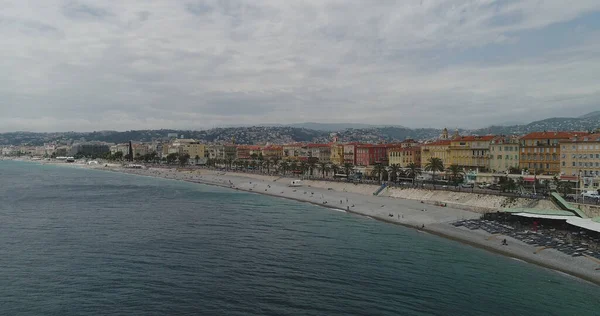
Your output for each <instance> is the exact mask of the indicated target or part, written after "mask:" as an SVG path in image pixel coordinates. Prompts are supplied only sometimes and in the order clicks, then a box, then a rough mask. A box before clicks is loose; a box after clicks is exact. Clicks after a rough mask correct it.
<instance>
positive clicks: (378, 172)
mask: <svg viewBox="0 0 600 316" xmlns="http://www.w3.org/2000/svg"><path fill="white" fill-rule="evenodd" d="M386 172H387V171H386V170H385V167H384V166H383V165H382V164H380V163H378V164H376V165H375V166H374V167H373V171H371V176H373V177H374V176H377V181H379V183H381V176H382V175H384V174H385V173H386Z"/></svg>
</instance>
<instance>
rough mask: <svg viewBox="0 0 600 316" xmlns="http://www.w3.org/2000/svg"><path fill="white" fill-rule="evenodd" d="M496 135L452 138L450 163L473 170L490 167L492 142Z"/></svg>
mask: <svg viewBox="0 0 600 316" xmlns="http://www.w3.org/2000/svg"><path fill="white" fill-rule="evenodd" d="M495 137H496V136H494V135H487V136H458V137H454V138H452V139H451V140H450V157H449V160H450V161H449V165H458V166H461V167H463V168H466V169H471V170H488V169H489V168H490V142H491V141H492V140H493V139H494V138H495Z"/></svg>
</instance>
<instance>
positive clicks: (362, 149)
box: [356, 144, 389, 167]
mask: <svg viewBox="0 0 600 316" xmlns="http://www.w3.org/2000/svg"><path fill="white" fill-rule="evenodd" d="M388 146H389V145H385V144H381V145H372V144H360V145H356V165H357V166H365V167H367V166H373V165H375V164H383V165H385V166H387V165H388V155H387V149H388Z"/></svg>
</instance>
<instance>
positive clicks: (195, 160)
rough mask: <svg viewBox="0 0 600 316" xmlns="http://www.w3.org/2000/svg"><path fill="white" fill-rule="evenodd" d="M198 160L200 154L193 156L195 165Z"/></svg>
mask: <svg viewBox="0 0 600 316" xmlns="http://www.w3.org/2000/svg"><path fill="white" fill-rule="evenodd" d="M198 161H200V156H198V155H196V157H194V162H195V164H196V165H197V164H198Z"/></svg>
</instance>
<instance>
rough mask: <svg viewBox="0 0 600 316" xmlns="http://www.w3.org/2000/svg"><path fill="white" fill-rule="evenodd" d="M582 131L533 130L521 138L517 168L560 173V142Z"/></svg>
mask: <svg viewBox="0 0 600 316" xmlns="http://www.w3.org/2000/svg"><path fill="white" fill-rule="evenodd" d="M584 134H587V133H583V132H533V133H529V134H527V135H525V136H523V137H522V138H521V144H520V147H521V153H520V154H519V168H521V169H527V170H529V171H530V172H533V173H539V172H540V171H541V173H543V174H549V175H558V174H560V172H561V170H560V165H561V162H560V157H561V153H560V148H561V147H560V145H559V144H560V142H564V141H568V140H569V139H571V137H574V136H582V135H584Z"/></svg>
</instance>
